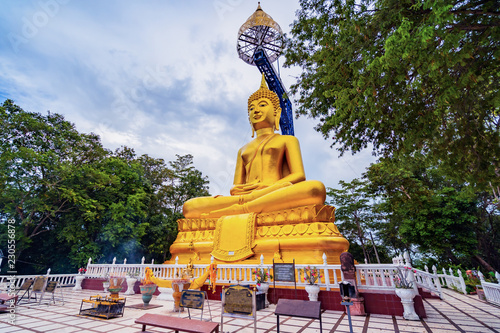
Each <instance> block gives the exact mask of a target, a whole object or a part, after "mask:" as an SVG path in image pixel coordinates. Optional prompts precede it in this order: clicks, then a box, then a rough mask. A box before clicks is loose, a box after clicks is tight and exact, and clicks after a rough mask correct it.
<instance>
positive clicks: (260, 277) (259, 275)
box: [252, 268, 273, 293]
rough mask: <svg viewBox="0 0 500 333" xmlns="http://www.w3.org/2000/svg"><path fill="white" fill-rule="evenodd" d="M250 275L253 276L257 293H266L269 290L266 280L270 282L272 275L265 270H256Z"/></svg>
mask: <svg viewBox="0 0 500 333" xmlns="http://www.w3.org/2000/svg"><path fill="white" fill-rule="evenodd" d="M252 273H253V274H254V275H255V284H256V285H257V290H258V291H259V292H264V293H267V291H268V290H269V283H267V280H268V279H269V281H272V279H273V275H272V274H271V273H270V272H269V269H266V268H256V269H255V270H254V271H252Z"/></svg>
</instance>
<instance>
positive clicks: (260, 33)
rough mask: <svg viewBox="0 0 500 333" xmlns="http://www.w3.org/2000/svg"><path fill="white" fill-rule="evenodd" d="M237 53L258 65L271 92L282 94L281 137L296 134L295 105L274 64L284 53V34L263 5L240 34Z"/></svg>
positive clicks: (243, 26)
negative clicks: (293, 110) (294, 123)
mask: <svg viewBox="0 0 500 333" xmlns="http://www.w3.org/2000/svg"><path fill="white" fill-rule="evenodd" d="M237 50H238V55H239V57H240V58H241V59H242V60H243V61H244V62H246V63H247V64H250V65H253V66H257V68H258V69H259V70H260V72H261V73H262V74H264V76H265V78H266V81H267V85H268V86H269V89H270V90H272V91H274V92H275V93H276V95H278V97H279V99H280V106H281V110H282V113H281V119H280V127H281V134H284V135H294V131H293V112H292V103H291V102H290V99H289V98H288V95H287V93H286V90H285V87H284V86H283V83H282V82H281V79H280V77H279V76H278V74H277V73H276V71H275V69H274V67H273V65H272V63H273V62H274V61H276V60H277V59H278V57H279V56H280V55H281V53H282V51H283V31H281V28H280V26H279V25H278V23H276V22H275V21H274V20H273V18H272V17H271V16H269V15H268V14H267V13H265V12H264V11H263V10H262V8H261V7H260V2H259V5H258V7H257V10H256V11H255V13H253V14H252V15H251V16H250V17H249V18H248V19H247V20H246V22H245V23H243V25H242V26H241V28H240V30H239V31H238V43H237Z"/></svg>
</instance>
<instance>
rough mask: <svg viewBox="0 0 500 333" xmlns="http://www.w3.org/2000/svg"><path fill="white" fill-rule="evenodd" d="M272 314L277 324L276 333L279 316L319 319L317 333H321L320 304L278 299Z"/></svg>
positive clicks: (278, 327) (278, 329)
mask: <svg viewBox="0 0 500 333" xmlns="http://www.w3.org/2000/svg"><path fill="white" fill-rule="evenodd" d="M274 314H275V315H276V320H277V322H278V325H277V332H278V333H279V331H280V316H290V317H299V318H309V319H319V332H320V333H321V332H322V331H323V325H322V322H321V302H314V301H302V300H295V299H283V298H280V299H279V300H278V304H276V310H275V311H274Z"/></svg>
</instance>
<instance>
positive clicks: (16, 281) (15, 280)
mask: <svg viewBox="0 0 500 333" xmlns="http://www.w3.org/2000/svg"><path fill="white" fill-rule="evenodd" d="M41 275H42V274H36V275H0V284H8V285H10V288H12V287H15V288H19V287H21V285H22V284H23V283H24V281H26V280H29V279H32V280H35V279H36V278H37V277H39V276H41ZM77 275H78V274H50V268H49V269H48V270H47V274H46V275H45V276H47V277H48V279H47V281H57V285H58V286H59V287H69V286H74V285H75V277H76V276H77Z"/></svg>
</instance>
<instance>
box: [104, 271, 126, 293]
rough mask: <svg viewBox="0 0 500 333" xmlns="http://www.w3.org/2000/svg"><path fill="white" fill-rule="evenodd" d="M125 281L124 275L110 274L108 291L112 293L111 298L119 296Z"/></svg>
mask: <svg viewBox="0 0 500 333" xmlns="http://www.w3.org/2000/svg"><path fill="white" fill-rule="evenodd" d="M123 281H125V278H124V277H123V275H120V274H114V275H111V276H110V278H109V288H108V291H109V292H110V293H111V298H118V293H119V292H120V291H121V290H122V289H123V287H122V284H123Z"/></svg>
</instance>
